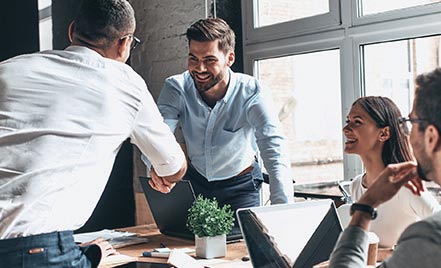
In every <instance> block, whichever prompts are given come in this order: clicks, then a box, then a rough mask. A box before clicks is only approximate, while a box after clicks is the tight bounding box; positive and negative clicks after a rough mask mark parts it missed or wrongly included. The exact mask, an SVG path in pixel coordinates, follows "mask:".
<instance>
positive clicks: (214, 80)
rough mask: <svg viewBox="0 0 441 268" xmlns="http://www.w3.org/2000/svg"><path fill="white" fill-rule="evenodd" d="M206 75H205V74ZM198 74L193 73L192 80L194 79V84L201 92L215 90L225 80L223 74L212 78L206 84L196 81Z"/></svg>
mask: <svg viewBox="0 0 441 268" xmlns="http://www.w3.org/2000/svg"><path fill="white" fill-rule="evenodd" d="M204 74H205V73H204ZM196 75H197V73H196V72H192V73H191V78H193V82H194V84H195V86H196V88H197V90H198V91H199V92H205V91H208V90H210V89H211V88H213V87H214V86H215V85H217V84H218V83H219V82H220V81H222V79H224V74H223V72H221V73H219V74H218V75H217V76H212V77H211V78H210V79H209V80H208V81H206V82H199V81H198V80H197V79H196Z"/></svg>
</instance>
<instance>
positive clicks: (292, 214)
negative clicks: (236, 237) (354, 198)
mask: <svg viewBox="0 0 441 268" xmlns="http://www.w3.org/2000/svg"><path fill="white" fill-rule="evenodd" d="M237 217H238V219H239V224H240V228H241V230H242V234H243V237H244V239H245V242H246V244H247V248H248V253H249V254H250V258H251V261H252V263H253V266H254V267H286V268H287V267H293V266H294V267H296V268H301V267H312V266H313V265H315V264H317V263H320V262H322V261H324V260H327V259H328V258H329V255H330V253H331V252H332V249H333V248H334V245H335V243H336V242H337V239H338V236H339V234H340V233H341V231H342V227H341V224H340V221H339V219H338V216H337V213H336V210H335V207H334V203H333V202H332V200H319V201H305V202H299V203H295V204H287V205H272V206H265V207H254V208H245V209H240V210H238V211H237Z"/></svg>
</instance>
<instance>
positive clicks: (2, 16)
mask: <svg viewBox="0 0 441 268" xmlns="http://www.w3.org/2000/svg"><path fill="white" fill-rule="evenodd" d="M0 36H1V42H0V61H3V60H5V59H8V58H11V57H14V56H17V55H20V54H26V53H32V52H36V51H39V48H40V45H39V38H38V2H37V0H13V1H2V4H1V8H0Z"/></svg>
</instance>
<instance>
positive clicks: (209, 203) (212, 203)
mask: <svg viewBox="0 0 441 268" xmlns="http://www.w3.org/2000/svg"><path fill="white" fill-rule="evenodd" d="M233 215H234V212H233V211H232V210H231V206H230V205H224V206H223V207H219V203H218V202H217V200H216V199H215V198H213V199H209V198H204V197H203V196H201V195H199V196H198V197H197V198H196V200H195V202H194V203H193V205H192V206H191V208H190V209H189V210H188V217H187V227H188V228H189V229H190V231H192V232H193V233H194V234H195V235H198V236H199V237H203V236H216V235H221V234H228V233H229V232H230V231H231V229H232V228H233V226H234V217H233Z"/></svg>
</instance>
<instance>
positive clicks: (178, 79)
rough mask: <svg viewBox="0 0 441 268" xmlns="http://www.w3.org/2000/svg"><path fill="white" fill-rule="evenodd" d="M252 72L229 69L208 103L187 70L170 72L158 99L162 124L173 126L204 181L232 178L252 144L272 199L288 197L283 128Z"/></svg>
mask: <svg viewBox="0 0 441 268" xmlns="http://www.w3.org/2000/svg"><path fill="white" fill-rule="evenodd" d="M264 95H265V94H263V91H262V88H261V86H260V84H259V82H258V81H257V80H256V79H255V78H254V77H252V76H248V75H245V74H239V73H234V72H232V71H230V83H229V86H228V89H227V92H226V95H225V96H224V98H222V99H221V100H219V101H217V103H216V105H215V106H214V107H213V108H211V107H210V106H208V105H207V104H206V103H205V102H204V101H203V100H202V98H201V97H200V95H199V93H198V91H197V89H196V88H195V85H194V82H193V79H192V78H191V76H190V73H189V72H188V71H186V72H184V73H182V74H179V75H175V76H172V77H169V78H168V79H166V81H165V85H164V87H163V88H162V91H161V94H160V96H159V99H158V107H159V110H160V112H161V114H162V116H163V117H164V120H165V123H166V124H167V125H169V127H170V129H171V130H172V131H174V130H175V129H176V127H177V125H178V123H179V124H180V126H181V127H182V133H183V136H184V139H185V144H186V147H187V153H188V157H189V159H190V161H191V164H192V165H193V167H194V168H195V169H196V170H197V171H198V172H199V173H200V174H202V175H204V176H205V177H206V178H207V180H208V181H217V180H224V179H228V178H231V177H233V176H235V175H237V174H239V173H240V172H241V171H242V170H244V169H245V168H247V167H249V166H250V165H251V164H252V163H253V161H254V157H255V155H256V146H255V145H256V144H257V146H258V148H259V151H260V156H261V158H262V160H263V163H264V166H265V168H266V170H267V172H268V174H269V178H270V200H271V203H272V204H280V203H287V202H290V201H291V200H292V199H293V184H292V178H291V175H290V165H289V161H288V158H287V155H286V153H284V148H283V142H284V138H283V134H282V128H281V126H280V124H279V120H278V118H277V113H276V112H275V111H274V106H273V105H272V103H271V102H270V98H269V97H268V96H267V97H266V96H264Z"/></svg>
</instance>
